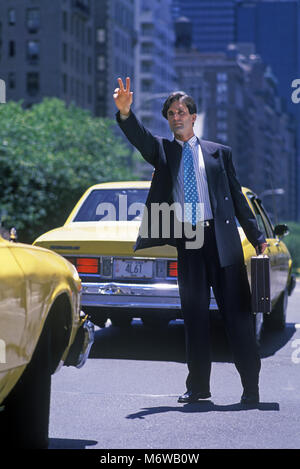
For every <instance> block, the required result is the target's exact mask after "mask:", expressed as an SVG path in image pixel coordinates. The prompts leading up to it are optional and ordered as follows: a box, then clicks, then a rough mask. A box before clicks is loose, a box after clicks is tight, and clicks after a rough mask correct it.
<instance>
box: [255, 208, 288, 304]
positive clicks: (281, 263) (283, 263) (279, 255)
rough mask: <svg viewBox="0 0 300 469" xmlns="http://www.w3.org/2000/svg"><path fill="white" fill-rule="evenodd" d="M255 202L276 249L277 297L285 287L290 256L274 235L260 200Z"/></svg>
mask: <svg viewBox="0 0 300 469" xmlns="http://www.w3.org/2000/svg"><path fill="white" fill-rule="evenodd" d="M255 202H256V204H257V206H258V208H259V210H260V212H261V214H262V217H263V218H264V220H265V224H266V225H268V227H269V228H268V229H269V231H271V233H272V238H271V240H272V244H273V245H274V248H276V277H277V278H276V281H277V285H276V287H277V289H276V294H278V295H279V294H280V293H281V292H282V291H283V290H284V289H285V288H286V285H287V280H288V273H289V258H290V256H289V253H288V250H287V248H286V246H285V244H284V243H283V242H282V241H281V239H279V237H278V236H276V235H274V228H273V226H272V223H271V221H270V218H269V217H268V215H267V213H266V210H265V209H264V207H263V205H262V202H261V200H260V199H256V201H255Z"/></svg>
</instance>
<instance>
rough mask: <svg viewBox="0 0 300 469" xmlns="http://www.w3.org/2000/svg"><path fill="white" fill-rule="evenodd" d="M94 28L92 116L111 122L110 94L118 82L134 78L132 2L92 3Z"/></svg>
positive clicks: (114, 110)
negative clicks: (127, 77) (93, 102)
mask: <svg viewBox="0 0 300 469" xmlns="http://www.w3.org/2000/svg"><path fill="white" fill-rule="evenodd" d="M94 11H95V14H94V24H95V66H94V72H95V75H94V76H95V115H97V116H101V117H109V118H113V117H114V114H115V112H116V107H115V105H114V102H113V99H112V94H113V90H114V89H115V88H116V87H117V86H118V82H117V78H118V77H121V78H122V79H123V80H125V78H126V76H130V77H132V78H133V83H132V86H133V87H134V47H135V43H136V33H135V29H134V0H96V1H95V0H94Z"/></svg>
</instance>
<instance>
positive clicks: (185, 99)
mask: <svg viewBox="0 0 300 469" xmlns="http://www.w3.org/2000/svg"><path fill="white" fill-rule="evenodd" d="M174 101H181V102H182V103H183V104H185V105H186V107H187V108H188V110H189V113H190V114H197V106H196V103H195V101H194V100H193V98H192V97H191V96H189V95H188V94H186V93H185V92H184V91H174V92H173V93H171V94H170V95H169V96H168V97H167V99H166V101H165V102H164V105H163V108H162V111H161V113H162V115H163V116H164V118H165V119H168V114H167V113H168V109H169V107H170V106H171V104H172V103H173V102H174Z"/></svg>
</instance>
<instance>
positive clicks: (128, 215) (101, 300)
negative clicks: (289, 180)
mask: <svg viewBox="0 0 300 469" xmlns="http://www.w3.org/2000/svg"><path fill="white" fill-rule="evenodd" d="M149 187H150V182H136V181H135V182H113V183H103V184H98V185H95V186H92V187H90V188H89V189H88V190H87V191H86V192H85V194H84V195H83V196H82V198H81V199H80V200H79V202H78V203H77V204H76V206H75V207H74V209H73V211H72V212H71V214H70V216H69V217H68V219H67V221H66V223H65V225H64V226H62V227H60V228H57V229H54V230H52V231H50V232H48V233H46V234H44V235H42V236H40V237H39V238H38V239H37V240H36V241H35V244H36V245H39V246H44V247H47V248H49V249H53V250H54V251H56V252H59V253H60V254H61V255H63V256H64V257H66V259H68V260H69V261H71V262H72V263H73V264H74V265H75V266H76V268H77V271H78V273H79V275H80V277H81V279H82V287H83V294H82V307H83V309H84V311H85V312H88V313H89V314H91V317H92V319H93V321H94V322H95V323H96V324H98V325H99V326H103V325H104V324H105V322H106V320H107V319H108V318H109V319H110V320H111V322H112V324H113V325H116V326H125V325H129V324H130V322H131V320H132V318H136V317H137V318H141V319H142V320H143V322H144V323H145V324H156V325H157V324H158V323H160V324H163V323H164V324H167V323H168V322H169V321H170V320H173V319H178V318H181V317H182V316H181V305H180V299H179V293H178V285H177V251H176V249H175V248H174V247H172V246H169V245H165V246H158V247H152V248H148V249H143V250H139V251H137V252H134V251H133V246H134V243H135V240H136V237H137V234H138V230H139V227H140V223H141V218H142V212H143V206H144V204H145V201H146V197H147V193H148V190H149ZM243 193H244V195H245V197H246V199H247V201H248V203H249V205H250V207H251V210H252V211H253V212H254V214H255V216H256V219H257V222H258V225H259V227H260V229H261V230H262V231H263V233H264V234H265V236H266V238H267V242H268V244H269V246H268V248H267V251H266V254H268V256H269V257H270V265H271V296H272V313H271V314H270V315H266V316H265V317H262V314H257V315H256V317H255V322H256V330H257V337H258V338H259V335H260V332H261V330H262V327H261V326H262V324H263V322H264V323H265V325H266V326H269V327H270V328H275V329H280V328H283V327H284V326H285V318H286V307H287V298H288V295H289V294H291V292H292V290H293V287H294V282H295V280H294V278H293V275H292V259H291V256H290V254H289V252H288V249H287V247H286V245H285V244H284V243H283V241H282V239H281V238H282V237H283V236H284V235H286V234H287V233H288V228H287V226H286V225H277V226H275V227H273V225H272V223H271V221H270V218H269V217H268V215H267V213H266V211H265V210H264V208H263V206H262V203H261V201H260V200H259V198H258V197H257V196H256V195H255V194H254V192H252V191H251V190H250V189H247V188H243ZM237 223H238V222H237ZM238 230H239V234H240V237H241V241H242V246H243V250H244V257H245V263H246V266H247V269H248V274H249V281H250V260H251V256H254V255H256V253H255V250H254V248H253V246H252V245H251V244H250V243H249V242H248V240H247V238H246V237H245V234H244V232H243V230H242V228H241V227H240V226H239V224H238ZM210 309H211V310H212V312H217V310H218V306H217V304H216V301H215V298H214V294H213V291H212V290H211V303H210Z"/></svg>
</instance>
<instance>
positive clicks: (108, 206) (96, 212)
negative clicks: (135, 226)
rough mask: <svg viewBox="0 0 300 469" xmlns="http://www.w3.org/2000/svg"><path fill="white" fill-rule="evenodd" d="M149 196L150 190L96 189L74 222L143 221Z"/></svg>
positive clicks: (84, 203)
mask: <svg viewBox="0 0 300 469" xmlns="http://www.w3.org/2000/svg"><path fill="white" fill-rule="evenodd" d="M147 194H148V189H135V188H132V189H95V190H93V191H92V192H91V193H90V194H89V195H88V197H87V198H86V200H85V201H84V202H83V204H82V206H81V207H80V209H79V211H78V212H77V214H76V215H75V217H74V219H73V221H74V222H84V221H85V222H87V221H141V220H142V216H143V211H144V207H145V203H146V198H147Z"/></svg>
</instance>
